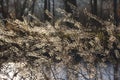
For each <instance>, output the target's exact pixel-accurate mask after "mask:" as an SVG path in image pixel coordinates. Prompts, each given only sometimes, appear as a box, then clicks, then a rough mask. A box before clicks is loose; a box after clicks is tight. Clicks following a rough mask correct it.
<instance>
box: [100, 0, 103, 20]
mask: <svg viewBox="0 0 120 80" xmlns="http://www.w3.org/2000/svg"><path fill="white" fill-rule="evenodd" d="M102 6H103V0H101V1H100V17H101V18H102Z"/></svg>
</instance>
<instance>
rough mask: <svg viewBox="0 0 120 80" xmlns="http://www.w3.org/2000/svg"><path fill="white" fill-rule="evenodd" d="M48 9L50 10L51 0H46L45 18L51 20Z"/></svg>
mask: <svg viewBox="0 0 120 80" xmlns="http://www.w3.org/2000/svg"><path fill="white" fill-rule="evenodd" d="M46 10H48V11H49V12H50V0H45V1H44V19H45V21H50V20H51V19H50V17H49V15H48V14H47V13H46Z"/></svg>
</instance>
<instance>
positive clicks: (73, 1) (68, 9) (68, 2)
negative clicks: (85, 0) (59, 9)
mask: <svg viewBox="0 0 120 80" xmlns="http://www.w3.org/2000/svg"><path fill="white" fill-rule="evenodd" d="M64 3H65V10H66V12H68V13H73V9H72V6H71V4H72V5H74V6H77V3H76V0H65V1H64Z"/></svg>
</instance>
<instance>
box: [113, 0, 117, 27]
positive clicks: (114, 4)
mask: <svg viewBox="0 0 120 80" xmlns="http://www.w3.org/2000/svg"><path fill="white" fill-rule="evenodd" d="M113 6H114V8H113V11H114V20H115V21H114V24H115V25H116V26H117V25H118V14H117V0H113Z"/></svg>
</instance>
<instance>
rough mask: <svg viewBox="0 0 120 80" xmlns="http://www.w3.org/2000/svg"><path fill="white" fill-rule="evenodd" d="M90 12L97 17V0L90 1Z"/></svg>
mask: <svg viewBox="0 0 120 80" xmlns="http://www.w3.org/2000/svg"><path fill="white" fill-rule="evenodd" d="M90 3H91V12H92V14H94V15H97V0H91V1H90Z"/></svg>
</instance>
